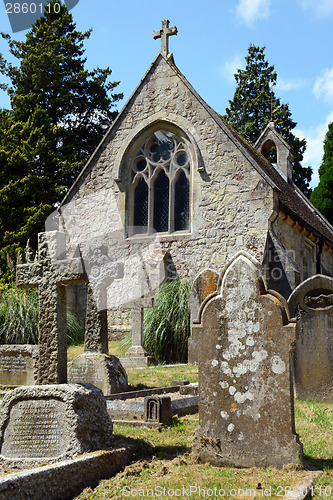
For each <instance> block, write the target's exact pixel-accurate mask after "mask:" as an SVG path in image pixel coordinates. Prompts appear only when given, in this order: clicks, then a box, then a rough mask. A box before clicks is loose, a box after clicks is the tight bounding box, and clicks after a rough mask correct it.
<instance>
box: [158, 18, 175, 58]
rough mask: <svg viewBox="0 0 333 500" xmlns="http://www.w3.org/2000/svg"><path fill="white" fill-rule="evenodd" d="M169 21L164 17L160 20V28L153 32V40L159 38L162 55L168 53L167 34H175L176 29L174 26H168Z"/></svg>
mask: <svg viewBox="0 0 333 500" xmlns="http://www.w3.org/2000/svg"><path fill="white" fill-rule="evenodd" d="M169 24H170V21H169V20H168V19H164V20H163V21H162V29H161V30H159V31H154V32H153V38H154V40H157V39H158V38H161V52H162V54H163V55H165V56H167V55H168V54H169V36H172V35H177V33H178V30H177V28H176V26H173V27H172V28H169Z"/></svg>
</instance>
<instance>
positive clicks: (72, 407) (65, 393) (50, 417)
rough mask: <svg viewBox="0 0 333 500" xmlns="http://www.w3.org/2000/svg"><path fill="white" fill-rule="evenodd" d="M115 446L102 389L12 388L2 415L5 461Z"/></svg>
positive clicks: (23, 462)
mask: <svg viewBox="0 0 333 500" xmlns="http://www.w3.org/2000/svg"><path fill="white" fill-rule="evenodd" d="M111 445H112V422H111V420H110V417H109V415H108V413H107V410H106V403H105V400H104V398H103V394H102V391H101V390H100V389H97V388H96V387H94V386H92V385H89V384H86V385H69V384H63V385H49V386H45V385H44V386H34V387H20V388H17V389H13V390H12V391H11V392H10V393H7V394H6V395H5V397H4V399H3V402H2V407H1V414H0V464H2V465H3V466H7V467H11V466H16V467H19V468H21V467H27V466H32V465H38V464H39V463H40V462H48V463H52V462H57V461H59V460H64V459H67V458H73V457H75V456H78V455H81V454H82V453H85V452H89V451H95V450H100V449H105V448H106V447H109V446H111Z"/></svg>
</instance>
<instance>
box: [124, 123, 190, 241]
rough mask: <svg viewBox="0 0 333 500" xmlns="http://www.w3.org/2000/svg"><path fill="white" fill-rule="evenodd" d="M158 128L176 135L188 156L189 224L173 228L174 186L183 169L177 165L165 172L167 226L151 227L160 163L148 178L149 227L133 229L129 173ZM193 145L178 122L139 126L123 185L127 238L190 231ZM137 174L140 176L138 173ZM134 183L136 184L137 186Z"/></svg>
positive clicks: (132, 196)
mask: <svg viewBox="0 0 333 500" xmlns="http://www.w3.org/2000/svg"><path fill="white" fill-rule="evenodd" d="M158 131H166V132H169V133H171V134H173V135H174V136H176V137H177V139H178V140H179V141H180V143H182V145H183V146H184V149H185V151H186V153H187V155H188V158H189V161H188V163H189V170H188V173H187V174H186V172H185V175H186V177H187V179H188V181H189V222H188V228H186V229H181V230H175V229H174V221H175V217H174V207H175V186H176V182H177V180H178V178H179V176H180V174H181V172H184V169H183V167H182V166H179V168H178V169H177V170H176V171H175V172H173V173H170V174H169V175H168V179H169V186H170V189H169V229H168V231H163V232H159V233H156V231H155V230H154V228H153V217H154V215H153V209H152V207H153V203H154V194H153V190H154V182H155V180H156V179H157V177H158V175H159V173H160V171H161V170H162V169H163V166H162V165H161V166H159V167H157V169H156V173H154V174H153V175H152V176H151V177H150V180H149V183H148V199H149V210H148V230H147V231H144V232H133V227H134V208H135V207H134V189H133V182H132V181H133V180H134V179H132V178H131V176H132V175H133V173H132V172H133V170H132V166H133V162H134V161H135V159H136V157H137V153H138V151H139V150H140V149H141V148H142V146H143V145H145V144H146V143H147V142H149V140H150V138H151V137H152V136H153V135H154V134H155V133H156V132H158ZM195 149H196V148H195V147H193V144H192V141H191V140H190V139H189V137H188V135H187V134H186V133H185V132H184V131H183V130H182V129H181V128H180V127H178V126H177V125H174V124H172V123H168V122H165V121H161V122H158V123H155V124H154V125H153V126H150V127H148V128H146V129H145V130H142V132H141V133H139V134H138V135H137V137H136V138H135V141H133V143H132V145H131V148H130V150H129V151H128V153H127V155H126V177H127V179H126V180H127V182H126V184H127V187H126V221H125V222H126V237H127V238H135V237H145V236H152V235H156V234H159V235H161V236H169V235H182V234H191V223H192V213H193V212H192V206H193V171H194V166H195V165H196V156H197V155H196V154H195V153H196V151H195ZM163 170H164V172H165V173H166V170H165V169H163ZM139 177H140V176H139ZM136 185H137V184H135V186H136Z"/></svg>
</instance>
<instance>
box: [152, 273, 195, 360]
mask: <svg viewBox="0 0 333 500" xmlns="http://www.w3.org/2000/svg"><path fill="white" fill-rule="evenodd" d="M190 291H191V284H190V282H189V281H187V280H178V279H177V280H172V281H170V282H169V283H166V284H163V285H162V286H161V287H160V289H159V290H158V292H157V294H156V295H155V299H154V307H153V308H151V309H147V311H146V314H145V317H144V345H145V347H146V349H147V350H148V351H149V352H151V353H152V354H153V355H154V356H155V357H156V358H157V359H158V360H159V361H165V362H166V363H170V362H175V361H183V362H185V361H187V339H188V337H189V336H190V333H191V328H190V308H189V305H188V300H187V299H188V295H189V293H190Z"/></svg>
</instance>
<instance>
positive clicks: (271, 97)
mask: <svg viewBox="0 0 333 500" xmlns="http://www.w3.org/2000/svg"><path fill="white" fill-rule="evenodd" d="M266 102H268V103H269V104H270V108H271V122H272V121H273V112H274V111H273V105H274V104H275V103H276V102H277V99H276V97H275V96H274V93H273V92H272V93H271V95H270V96H269V99H268V100H267V101H266Z"/></svg>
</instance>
